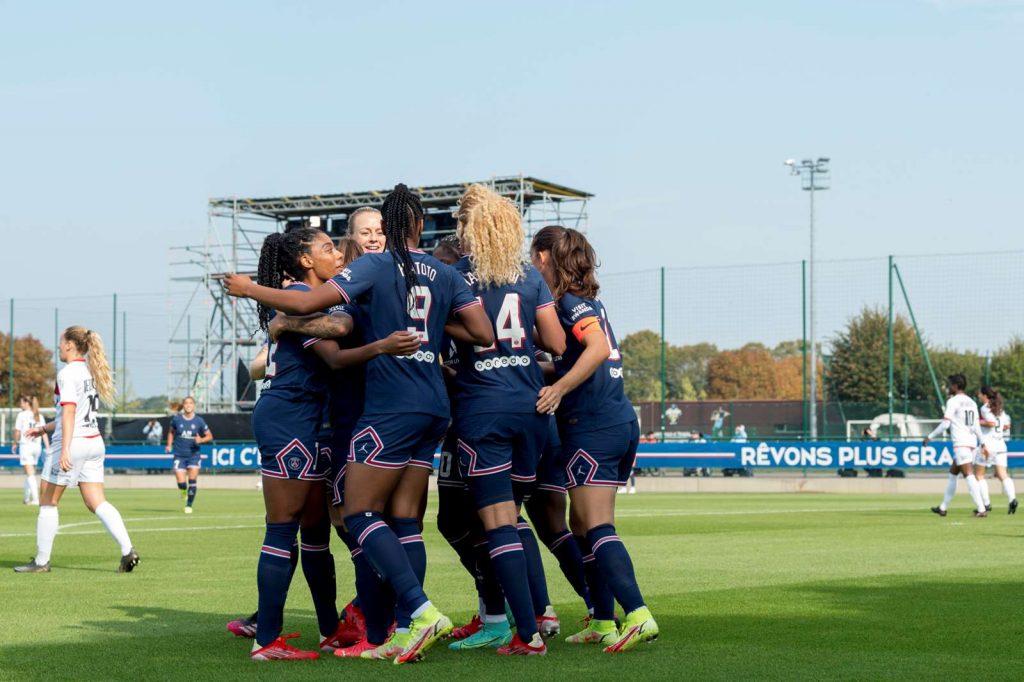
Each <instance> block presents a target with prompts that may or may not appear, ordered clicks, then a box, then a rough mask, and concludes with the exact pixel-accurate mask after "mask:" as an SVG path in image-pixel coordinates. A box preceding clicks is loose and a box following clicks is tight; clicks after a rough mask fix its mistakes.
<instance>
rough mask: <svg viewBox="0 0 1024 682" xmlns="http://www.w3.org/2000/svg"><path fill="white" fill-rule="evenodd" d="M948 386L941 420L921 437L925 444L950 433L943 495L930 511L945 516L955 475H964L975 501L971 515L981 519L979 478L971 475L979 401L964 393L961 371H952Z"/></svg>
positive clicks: (972, 472) (964, 386)
mask: <svg viewBox="0 0 1024 682" xmlns="http://www.w3.org/2000/svg"><path fill="white" fill-rule="evenodd" d="M946 381H947V382H948V389H949V400H947V401H946V413H945V415H944V416H943V417H942V422H941V423H940V424H939V425H938V426H936V427H935V430H934V431H932V432H931V433H929V434H928V435H927V436H926V437H925V439H924V445H928V442H929V441H930V440H932V439H933V438H937V437H939V436H941V435H942V434H944V433H945V432H946V431H949V432H950V437H951V438H952V439H953V464H952V465H951V466H950V467H949V480H948V481H947V483H946V494H945V496H944V497H943V498H942V504H940V505H939V506H937V507H932V511H933V512H934V513H936V514H938V515H939V516H945V515H946V511H947V510H948V509H949V503H950V502H951V501H952V499H953V496H954V495H956V481H957V475H963V477H964V479H965V480H966V481H967V489H968V491H970V493H971V499H972V500H973V501H974V506H975V509H974V516H976V517H978V518H983V517H985V516H988V512H987V511H985V503H984V501H983V500H982V498H981V489H980V486H979V485H978V479H976V478H975V477H974V466H973V464H974V453H975V451H976V450H977V449H978V443H979V442H980V436H981V428H980V427H979V425H978V419H979V418H978V404H977V403H975V402H974V401H973V400H971V398H970V397H969V396H968V395H967V394H966V393H964V390H965V389H966V388H967V378H966V377H964V375H963V374H953V375H951V376H950V377H949V378H948V379H947V380H946Z"/></svg>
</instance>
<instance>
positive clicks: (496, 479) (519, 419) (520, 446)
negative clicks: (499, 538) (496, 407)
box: [456, 412, 549, 507]
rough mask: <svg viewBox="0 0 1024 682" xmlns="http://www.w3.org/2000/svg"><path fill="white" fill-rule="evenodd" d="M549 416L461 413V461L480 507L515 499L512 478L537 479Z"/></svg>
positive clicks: (522, 479) (523, 481)
mask: <svg viewBox="0 0 1024 682" xmlns="http://www.w3.org/2000/svg"><path fill="white" fill-rule="evenodd" d="M548 420H549V418H548V416H547V415H542V414H537V413H536V412H532V413H521V414H508V413H489V414H475V415H459V417H458V419H457V420H456V428H457V429H458V431H459V448H458V449H459V465H460V467H461V468H462V476H463V477H464V478H465V479H466V480H467V483H468V484H469V486H470V489H471V490H472V491H473V497H474V499H475V500H476V503H477V506H478V507H485V506H489V505H492V504H497V503H498V502H505V501H509V500H512V499H513V493H512V482H513V481H515V482H516V483H519V484H529V483H532V482H533V481H535V480H536V479H537V461H538V460H539V459H540V453H541V451H542V450H543V449H544V443H545V441H546V440H547V437H548ZM483 479H489V480H488V481H487V482H485V481H484V480H483Z"/></svg>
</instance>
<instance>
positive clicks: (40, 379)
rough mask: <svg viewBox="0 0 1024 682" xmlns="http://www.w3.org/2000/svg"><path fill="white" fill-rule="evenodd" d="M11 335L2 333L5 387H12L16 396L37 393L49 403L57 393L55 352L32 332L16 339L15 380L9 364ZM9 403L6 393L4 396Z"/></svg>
mask: <svg viewBox="0 0 1024 682" xmlns="http://www.w3.org/2000/svg"><path fill="white" fill-rule="evenodd" d="M10 340H11V337H10V336H9V335H7V334H3V333H0V385H2V386H3V389H4V391H8V390H9V391H11V393H13V395H14V399H15V400H17V399H18V398H19V397H20V396H23V395H27V396H36V397H38V398H39V402H40V403H42V404H43V405H47V404H49V400H50V396H52V395H53V380H54V377H55V376H56V371H55V369H54V366H53V353H51V352H50V351H49V350H47V349H46V346H44V345H43V344H42V342H41V341H40V340H39V339H37V338H35V337H33V336H31V335H29V336H22V337H16V338H15V339H14V380H13V382H12V381H11V377H10V369H9V366H8V363H9V358H10V352H11V350H10V349H11V346H10ZM4 404H6V394H5V397H4Z"/></svg>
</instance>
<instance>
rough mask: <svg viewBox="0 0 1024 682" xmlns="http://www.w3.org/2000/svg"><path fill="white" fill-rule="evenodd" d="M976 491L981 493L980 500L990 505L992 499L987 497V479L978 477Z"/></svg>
mask: <svg viewBox="0 0 1024 682" xmlns="http://www.w3.org/2000/svg"><path fill="white" fill-rule="evenodd" d="M978 492H979V493H981V501H982V502H984V503H985V506H986V507H988V506H990V505H991V504H992V499H991V498H990V497H989V491H988V479H985V478H979V479H978Z"/></svg>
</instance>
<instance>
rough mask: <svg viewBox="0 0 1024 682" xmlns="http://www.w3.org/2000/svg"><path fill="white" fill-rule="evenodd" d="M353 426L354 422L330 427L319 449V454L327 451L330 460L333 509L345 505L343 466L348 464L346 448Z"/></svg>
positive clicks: (350, 438) (349, 442) (350, 439)
mask: <svg viewBox="0 0 1024 682" xmlns="http://www.w3.org/2000/svg"><path fill="white" fill-rule="evenodd" d="M355 426H356V423H355V422H354V421H349V422H347V423H345V424H339V425H337V426H332V427H331V432H330V437H329V438H328V440H327V445H326V447H325V446H321V447H320V452H321V453H323V451H324V450H327V456H328V457H329V458H330V462H331V472H330V478H329V480H330V481H331V504H333V505H334V506H335V507H339V506H341V505H343V504H345V465H346V464H348V448H349V445H350V444H351V443H352V430H353V429H354V428H355Z"/></svg>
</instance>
